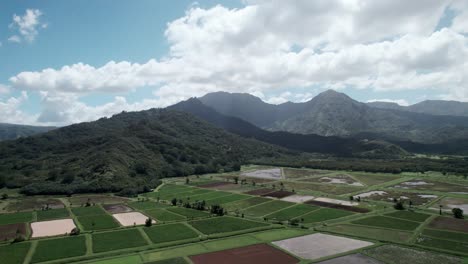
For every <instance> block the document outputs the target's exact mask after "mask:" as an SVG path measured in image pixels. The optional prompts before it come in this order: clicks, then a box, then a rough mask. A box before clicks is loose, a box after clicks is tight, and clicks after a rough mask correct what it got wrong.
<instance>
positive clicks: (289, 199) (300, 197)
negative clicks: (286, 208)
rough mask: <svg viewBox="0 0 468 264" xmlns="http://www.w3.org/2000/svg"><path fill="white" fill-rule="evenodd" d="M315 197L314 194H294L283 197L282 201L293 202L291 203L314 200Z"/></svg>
mask: <svg viewBox="0 0 468 264" xmlns="http://www.w3.org/2000/svg"><path fill="white" fill-rule="evenodd" d="M314 198H315V197H314V196H310V195H299V194H294V195H291V196H288V197H284V198H281V201H285V202H291V203H303V202H307V201H309V200H312V199H314Z"/></svg>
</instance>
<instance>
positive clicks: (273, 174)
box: [241, 168, 282, 180]
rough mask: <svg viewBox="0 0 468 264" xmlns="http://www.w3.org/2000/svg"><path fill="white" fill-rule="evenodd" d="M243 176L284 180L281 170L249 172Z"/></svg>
mask: <svg viewBox="0 0 468 264" xmlns="http://www.w3.org/2000/svg"><path fill="white" fill-rule="evenodd" d="M241 175H242V176H246V177H253V178H261V179H273V180H279V179H281V178H282V175H281V169H280V168H274V169H265V170H255V171H247V172H243V173H242V174H241Z"/></svg>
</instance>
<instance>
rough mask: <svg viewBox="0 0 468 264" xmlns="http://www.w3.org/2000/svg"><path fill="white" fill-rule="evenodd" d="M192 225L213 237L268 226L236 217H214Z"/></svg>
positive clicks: (191, 223) (194, 222)
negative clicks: (217, 234) (213, 235)
mask: <svg viewBox="0 0 468 264" xmlns="http://www.w3.org/2000/svg"><path fill="white" fill-rule="evenodd" d="M190 225H192V226H193V227H194V228H196V229H197V230H198V231H200V232H202V233H203V234H206V235H211V234H216V233H226V232H233V231H240V230H246V229H252V228H257V227H263V226H267V225H268V224H265V223H259V222H253V221H249V220H244V219H241V218H234V217H214V218H210V219H204V220H198V221H193V222H190Z"/></svg>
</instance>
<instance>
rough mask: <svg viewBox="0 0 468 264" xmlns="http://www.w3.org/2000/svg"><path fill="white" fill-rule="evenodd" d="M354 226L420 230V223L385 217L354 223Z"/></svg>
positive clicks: (365, 219)
mask: <svg viewBox="0 0 468 264" xmlns="http://www.w3.org/2000/svg"><path fill="white" fill-rule="evenodd" d="M351 223H353V224H358V225H365V226H374V227H383V228H390V229H398V230H405V231H413V230H415V229H416V228H418V226H419V223H416V222H412V221H407V220H403V219H395V218H390V217H385V216H372V217H368V218H364V219H359V220H355V221H352V222H351Z"/></svg>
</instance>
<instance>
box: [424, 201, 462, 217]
mask: <svg viewBox="0 0 468 264" xmlns="http://www.w3.org/2000/svg"><path fill="white" fill-rule="evenodd" d="M438 204H441V205H443V207H442V210H444V211H452V209H453V208H460V209H462V210H463V214H465V215H467V214H468V199H463V198H453V197H446V198H443V199H442V200H440V201H439V203H438ZM438 204H437V205H434V206H433V207H431V209H434V210H439V206H438Z"/></svg>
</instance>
